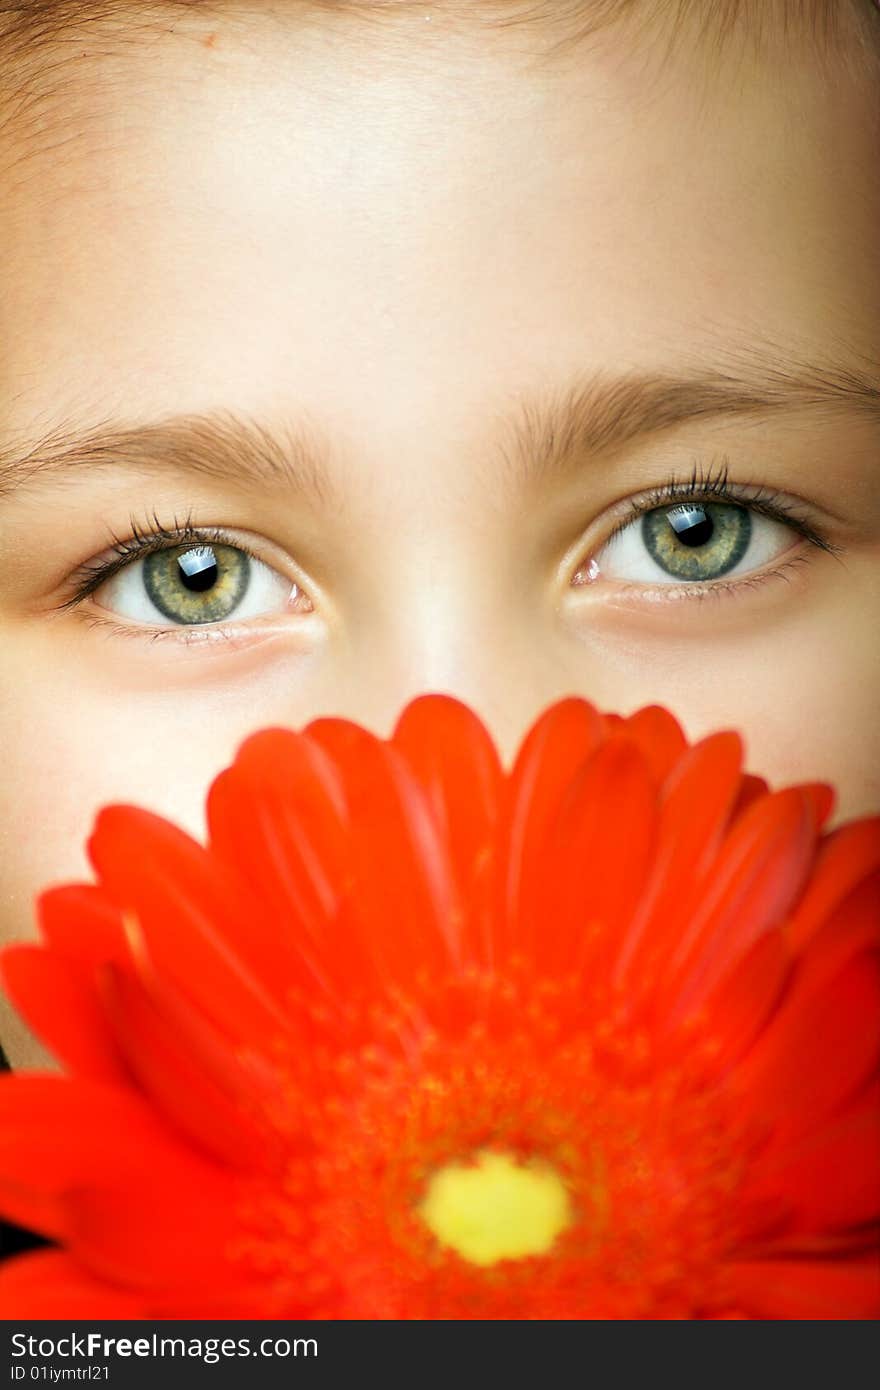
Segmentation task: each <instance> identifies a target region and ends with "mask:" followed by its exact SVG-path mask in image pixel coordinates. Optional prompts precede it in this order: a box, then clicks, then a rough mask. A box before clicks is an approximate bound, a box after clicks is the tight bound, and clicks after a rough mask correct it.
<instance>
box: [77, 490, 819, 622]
mask: <svg viewBox="0 0 880 1390" xmlns="http://www.w3.org/2000/svg"><path fill="white" fill-rule="evenodd" d="M728 473H729V465H728V464H727V463H726V462H724V463H722V464H721V465H720V466H719V467H718V468H717V470H716V469H715V468H714V467H710V468H709V469H708V470H707V471H706V472H704V471H703V470H702V468H700V467H698V466H695V467H694V469H693V471H692V473H691V475H690V477H689V478H687V479H681V478H679V477H677V476H676V475H674V474H673V475H671V476H670V477H669V478H668V479H667V481H666V482H665V483H663V484H662V485H661V486H660V487H657V488H652V489H651V490H650V491H649V492H646V493H644V494H642V496H640V497H638V498H636V499H629V501H628V503H627V511H626V513H625V515H623V516H622V517H620V518H619V519H618V521H617V522H616V523H615V525H614V526H613V527H612V529H611V531H610V532H609V534H608V535H607V536H606V537H605V539H604V540H603V542H602V545H603V546H606V545H608V544H609V543H610V542H611V541H612V540H613V539H614V537H615V536H618V535H619V534H620V533H621V532H622V531H624V530H626V528H627V527H628V526H631V525H633V523H634V522H636V521H638V520H640V518H641V517H643V516H645V515H647V513H649V512H652V511H655V510H657V509H658V508H662V507H668V506H673V505H674V504H675V503H676V502H681V501H697V502H698V501H709V500H715V501H722V502H727V503H729V504H731V505H732V506H744V507H748V508H749V509H751V510H752V511H756V512H758V513H759V514H761V515H762V516H766V517H769V518H770V520H772V521H777V522H780V523H781V524H783V525H785V526H789V527H790V528H791V529H792V530H793V531H794V532H796V534H798V535H799V536H801V537H802V539H804V540H806V541H807V542H809V544H810V545H812V546H815V547H816V548H817V549H818V550H822V551H824V552H825V553H826V554H829V555H834V556H837V555H839V554H841V549H842V548H841V547H840V546H837V545H835V544H834V543H833V542H832V541H830V540H829V539H828V537H827V535H825V534H824V533H823V531H822V530H821V529H820V527H819V526H818V525H817V524H816V522H815V521H814V520H813V519H812V518H811V517H810V515H809V513H808V512H807V511H806V510H805V509H801V508H799V507H798V506H797V504H796V503H794V502H793V501H792V500H791V499H790V498H788V497H786V496H784V495H783V494H781V493H778V492H776V491H774V490H773V489H771V488H767V487H765V486H763V485H754V484H752V485H749V484H746V485H740V484H736V483H731V482H730V481H729V478H728ZM129 525H130V535H129V537H128V538H127V539H122V538H120V537H118V536H117V535H116V534H115V533H114V532H113V531H111V532H110V538H111V540H112V542H113V550H114V558H113V559H112V560H102V561H100V562H99V563H97V564H86V565H82V566H80V567H79V569H78V570H76V571H75V572H74V574H73V575H72V576H71V584H72V587H73V593H72V595H71V597H70V598H68V599H66V600H65V601H64V603H62V604H61V605H60V610H61V611H67V610H70V609H73V608H76V607H78V606H79V605H80V604H81V603H83V602H84V601H85V599H87V598H89V597H90V596H91V595H92V594H93V593H95V592H96V591H97V590H98V589H99V588H100V587H101V586H102V584H105V583H106V582H107V581H108V580H110V579H112V578H113V577H114V575H116V574H118V573H119V572H120V570H123V569H125V568H126V567H127V566H128V565H130V564H131V563H132V562H133V561H135V560H140V559H145V558H146V557H147V556H148V555H154V554H156V553H157V552H158V551H161V550H166V549H168V548H170V547H171V546H177V545H186V544H187V543H192V544H194V545H212V544H214V545H234V546H235V548H236V549H237V550H239V551H241V552H242V554H244V555H247V556H248V558H249V559H251V560H259V558H260V557H259V556H258V555H257V554H256V553H255V552H254V551H253V550H252V549H250V548H249V547H248V546H247V545H246V544H244V543H242V542H241V541H240V540H237V539H235V540H233V539H232V538H231V536H230V534H229V532H227V531H224V530H223V528H222V527H215V526H207V527H206V526H195V525H193V522H192V514H191V513H189V514H187V516H186V518H185V520H184V521H183V522H182V523H181V522H178V520H177V518H176V517H175V518H174V520H173V522H172V525H171V526H170V527H166V526H164V525H163V523H162V522H161V521H160V520H159V517H158V516H157V514H156V513H155V512H153V514H152V516H151V517H148V518H147V521H146V524H145V526H144V527H143V528H142V527H141V526H139V525H138V523H137V522H136V520H135V518H134V517H133V516H132V517H131V518H130V520H129ZM804 563H807V561H806V559H805V557H800V558H799V559H794V560H791V561H788V562H787V564H785V565H780V566H778V567H777V568H775V569H772V570H769V571H767V572H765V573H764V574H761V575H744V576H743V577H742V578H741V579H739V580H725V581H722V580H715V581H707V582H706V583H705V584H698V583H696V582H693V583H682V584H678V585H670V586H669V589H670V592H669V594H668V597H669V598H672V597H673V595H674V597H675V598H676V599H682V598H687V599H705V598H715V599H718V598H721V597H722V596H723V595H724V594H731V595H732V594H733V593H740V592H742V591H743V590H744V589H754V588H756V587H757V586H758V585H760V584H763V583H764V581H765V580H767V579H772V578H785V577H786V575H787V572H788V570H789V569H790V568H792V567H793V566H795V565H798V564H804ZM89 621H90V623H91V624H93V625H94V626H96V627H98V626H100V627H103V628H111V629H113V631H114V632H116V633H119V634H123V635H125V636H129V635H133V636H138V637H140V638H141V639H143V638H144V637H147V638H149V639H151V640H154V641H158V640H160V639H161V638H163V637H167V636H173V637H175V638H176V639H177V640H181V634H180V633H179V632H178V630H177V629H176V628H174V627H172V628H155V629H146V630H144V628H143V627H141V628H136V627H133V626H132V625H130V624H122V623H116V622H113V621H112V620H110V619H106V618H98V617H96V616H90V619H89ZM212 631H213V635H214V636H215V637H216V638H218V639H219V638H221V637H223V636H224V631H225V630H224V629H222V628H221V626H220V625H219V624H218V625H217V627H216V628H213V629H212ZM202 633H203V630H202V629H200V628H197V629H194V631H193V633H190V634H186V635H185V636H186V637H188V638H190V639H194V638H195V637H196V635H198V634H202ZM202 640H204V637H203V635H202Z"/></svg>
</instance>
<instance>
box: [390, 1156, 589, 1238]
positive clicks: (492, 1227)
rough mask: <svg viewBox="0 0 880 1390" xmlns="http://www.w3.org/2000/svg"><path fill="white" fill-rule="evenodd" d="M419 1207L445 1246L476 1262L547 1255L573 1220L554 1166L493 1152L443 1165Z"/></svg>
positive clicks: (565, 1191) (566, 1195)
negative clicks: (474, 1158)
mask: <svg viewBox="0 0 880 1390" xmlns="http://www.w3.org/2000/svg"><path fill="white" fill-rule="evenodd" d="M418 1211H419V1215H420V1216H421V1218H422V1220H423V1221H424V1222H425V1224H426V1226H427V1227H428V1229H429V1230H430V1231H431V1232H432V1234H433V1235H434V1236H436V1238H437V1240H438V1241H439V1242H440V1244H441V1245H445V1246H449V1247H451V1248H452V1249H453V1250H455V1251H456V1253H457V1254H459V1255H461V1256H462V1257H463V1259H465V1260H469V1261H470V1262H471V1264H475V1265H491V1264H495V1262H496V1260H517V1259H521V1258H522V1257H523V1256H525V1255H544V1254H546V1253H547V1251H548V1250H549V1249H550V1247H551V1246H552V1244H553V1242H554V1241H555V1239H556V1237H557V1236H558V1235H559V1234H560V1233H561V1232H562V1231H564V1230H565V1229H566V1227H567V1226H569V1225H571V1221H572V1212H571V1203H570V1201H569V1196H568V1191H567V1189H566V1187H565V1184H564V1183H563V1181H562V1179H561V1178H560V1176H559V1174H558V1173H557V1172H556V1170H555V1169H554V1168H552V1167H551V1166H550V1165H549V1164H548V1163H541V1162H538V1161H531V1162H529V1163H526V1164H523V1163H519V1162H517V1160H516V1159H515V1158H514V1157H512V1155H509V1154H502V1153H490V1152H482V1153H479V1154H478V1155H477V1156H476V1161H475V1162H473V1163H470V1164H464V1163H448V1164H446V1166H445V1167H443V1168H441V1169H439V1170H438V1172H436V1173H435V1174H434V1176H433V1177H432V1178H431V1180H430V1182H429V1183H428V1189H427V1193H426V1195H425V1199H424V1201H423V1202H422V1204H421V1206H420V1207H419V1208H418Z"/></svg>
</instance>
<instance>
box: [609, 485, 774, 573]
mask: <svg viewBox="0 0 880 1390" xmlns="http://www.w3.org/2000/svg"><path fill="white" fill-rule="evenodd" d="M794 541H795V531H794V529H793V528H792V527H791V526H788V525H785V524H783V523H782V522H779V521H774V520H773V519H771V518H770V517H768V516H764V515H762V514H761V513H760V512H757V511H755V510H753V509H752V508H750V507H745V506H736V505H734V504H733V503H730V502H710V501H708V500H706V501H698V500H694V501H688V502H682V503H677V504H676V505H674V506H666V507H653V508H651V509H650V510H649V511H645V512H644V513H643V514H642V515H641V516H637V517H635V518H634V519H633V520H632V521H631V522H629V523H628V524H625V525H624V526H622V527H621V528H620V529H619V530H618V531H617V533H616V534H615V535H613V536H612V538H611V540H609V541H607V542H606V544H605V545H604V546H603V547H602V548H601V550H599V551H598V552H597V553H596V555H595V556H594V557H593V559H592V560H591V562H590V572H589V578H590V579H595V578H600V577H601V578H605V579H622V580H628V581H630V582H633V583H643V584H645V583H653V584H658V583H659V584H676V583H685V584H688V583H689V584H694V583H699V584H709V583H712V581H713V580H716V579H731V578H734V577H735V576H737V575H740V574H747V573H751V572H752V571H754V570H759V569H761V568H762V567H763V566H764V565H767V564H771V563H772V562H773V561H774V560H777V559H779V558H780V557H781V556H782V555H784V554H785V553H786V551H788V550H789V549H791V547H792V545H793V543H794Z"/></svg>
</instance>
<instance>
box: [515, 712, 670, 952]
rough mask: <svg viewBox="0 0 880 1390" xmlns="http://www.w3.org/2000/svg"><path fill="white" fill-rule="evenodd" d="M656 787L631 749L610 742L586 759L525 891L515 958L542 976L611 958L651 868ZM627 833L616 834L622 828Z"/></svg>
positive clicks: (616, 740)
mask: <svg viewBox="0 0 880 1390" xmlns="http://www.w3.org/2000/svg"><path fill="white" fill-rule="evenodd" d="M656 803H657V794H656V784H655V781H654V778H653V776H652V775H651V772H650V771H649V769H648V767H647V765H646V762H645V759H644V757H643V756H642V753H641V751H640V750H639V748H638V747H637V746H634V745H633V743H631V742H630V741H629V740H625V739H623V738H621V737H616V738H613V739H612V740H611V741H610V742H608V743H607V744H605V746H604V747H602V748H599V749H597V751H596V752H595V753H594V754H593V755H592V756H591V757H589V758H588V759H587V760H586V761H585V763H584V764H583V765H582V768H581V770H580V772H579V773H578V775H577V776H576V778H575V779H574V781H573V783H572V785H571V787H570V788H569V789H568V791H567V792H566V794H565V796H564V798H563V801H562V803H561V805H560V807H559V811H558V818H557V820H556V823H555V825H553V826H552V828H551V831H550V840H549V843H548V846H547V850H546V853H545V858H544V863H543V866H542V870H541V873H540V874H536V875H535V876H534V878H533V879H532V880H531V881H527V882H525V883H524V884H523V909H522V926H521V930H522V933H523V936H522V937H521V938H520V939H519V940H518V941H517V942H516V943H515V946H516V948H517V949H518V950H522V952H523V953H524V954H526V955H528V956H529V958H530V959H534V962H535V964H536V966H537V967H538V968H539V969H540V970H541V971H542V972H544V973H548V974H553V973H556V972H557V971H562V972H566V973H567V972H568V971H569V970H572V969H576V970H578V969H583V968H584V965H585V960H586V958H587V955H588V954H589V952H590V951H591V949H593V947H594V946H596V945H600V946H601V947H603V948H605V949H607V948H608V947H609V946H610V947H612V948H613V950H614V951H615V952H616V950H617V942H618V941H619V939H620V935H621V933H622V932H623V931H624V930H625V928H626V925H627V923H628V922H629V919H630V917H631V916H632V913H633V910H634V909H635V906H636V904H637V902H638V900H639V897H640V896H641V894H642V892H643V889H644V884H645V879H646V876H647V874H648V871H649V869H650V866H651V859H652V855H653V851H654V844H655V839H656V827H657V804H656ZM622 826H625V827H626V833H625V834H621V827H622Z"/></svg>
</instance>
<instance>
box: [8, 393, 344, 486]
mask: <svg viewBox="0 0 880 1390" xmlns="http://www.w3.org/2000/svg"><path fill="white" fill-rule="evenodd" d="M119 470H127V471H131V472H141V473H149V472H156V471H172V472H183V473H187V474H190V475H192V476H196V477H204V478H208V479H209V480H212V481H215V482H221V483H226V484H229V483H241V484H246V485H249V486H253V485H258V486H259V485H261V486H263V487H269V488H274V489H276V490H277V489H284V490H286V491H288V492H295V493H298V494H299V495H300V496H302V497H303V498H305V499H307V500H308V501H310V502H311V503H313V504H316V505H318V506H322V507H325V508H327V507H330V506H338V505H339V504H340V496H339V494H338V491H337V489H336V488H335V487H334V484H333V478H332V473H331V470H330V468H329V450H328V448H327V445H326V444H325V442H324V441H323V440H322V439H321V438H320V436H319V435H318V433H317V431H316V430H314V429H313V428H311V427H309V426H308V425H307V424H306V423H305V422H301V423H300V425H299V426H298V427H297V428H296V429H294V428H283V429H281V430H277V431H274V430H271V429H269V428H268V427H267V426H265V425H261V424H258V423H257V422H255V421H253V420H249V419H244V418H242V417H240V416H237V415H235V414H234V413H232V412H229V411H217V412H212V413H210V414H206V415H180V416H174V417H172V418H170V419H163V420H159V421H157V422H155V423H153V424H146V425H137V426H129V427H125V426H121V425H113V424H104V425H102V426H98V427H96V428H92V429H87V430H77V429H67V428H63V427H62V428H59V429H56V430H54V431H53V432H52V433H51V434H48V435H46V436H45V437H44V438H42V439H40V440H39V441H38V442H36V443H34V444H32V445H31V446H29V447H28V448H27V449H26V450H25V451H24V452H23V453H22V452H18V453H16V452H15V451H14V450H13V449H7V450H6V451H5V452H4V451H2V450H0V499H2V498H3V497H4V496H5V495H9V494H11V493H14V492H17V491H19V490H22V489H26V488H28V487H29V486H33V485H35V484H39V483H41V482H43V481H46V480H55V479H62V478H69V477H74V476H76V475H77V474H80V473H82V472H83V471H86V472H95V471H114V472H115V471H119Z"/></svg>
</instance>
